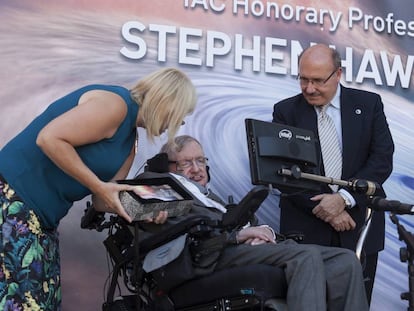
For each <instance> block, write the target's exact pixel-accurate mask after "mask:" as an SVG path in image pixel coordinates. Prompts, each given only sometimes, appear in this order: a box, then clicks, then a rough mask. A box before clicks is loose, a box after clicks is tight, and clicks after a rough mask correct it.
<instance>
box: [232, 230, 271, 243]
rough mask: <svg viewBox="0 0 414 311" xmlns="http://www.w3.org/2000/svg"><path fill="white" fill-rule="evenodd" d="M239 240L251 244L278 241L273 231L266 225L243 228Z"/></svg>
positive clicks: (238, 236) (238, 235) (239, 233)
mask: <svg viewBox="0 0 414 311" xmlns="http://www.w3.org/2000/svg"><path fill="white" fill-rule="evenodd" d="M237 241H238V242H239V243H245V244H250V245H260V244H265V243H276V241H275V239H274V236H273V232H272V230H271V229H269V228H268V227H266V226H258V227H247V228H243V229H241V230H240V231H239V232H238V234H237Z"/></svg>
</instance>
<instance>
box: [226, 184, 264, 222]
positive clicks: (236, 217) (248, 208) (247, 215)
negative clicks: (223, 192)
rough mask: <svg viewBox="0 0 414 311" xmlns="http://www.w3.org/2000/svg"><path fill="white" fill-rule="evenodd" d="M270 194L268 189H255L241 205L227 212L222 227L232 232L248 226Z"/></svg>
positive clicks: (257, 187) (245, 197) (261, 187)
mask: <svg viewBox="0 0 414 311" xmlns="http://www.w3.org/2000/svg"><path fill="white" fill-rule="evenodd" d="M268 194H269V189H268V188H267V187H265V186H256V187H254V188H253V189H252V190H250V191H249V192H248V193H247V194H246V195H245V196H244V197H243V199H242V200H241V201H240V203H239V204H237V205H236V206H234V207H232V208H229V209H228V210H227V213H225V214H224V215H223V218H222V222H221V225H222V227H223V228H224V229H227V230H232V229H235V228H239V227H242V226H244V225H245V224H247V223H248V222H249V220H250V219H252V217H253V215H254V213H255V212H256V211H257V209H258V208H259V207H260V205H261V204H262V203H263V201H264V200H265V199H266V198H267V196H268Z"/></svg>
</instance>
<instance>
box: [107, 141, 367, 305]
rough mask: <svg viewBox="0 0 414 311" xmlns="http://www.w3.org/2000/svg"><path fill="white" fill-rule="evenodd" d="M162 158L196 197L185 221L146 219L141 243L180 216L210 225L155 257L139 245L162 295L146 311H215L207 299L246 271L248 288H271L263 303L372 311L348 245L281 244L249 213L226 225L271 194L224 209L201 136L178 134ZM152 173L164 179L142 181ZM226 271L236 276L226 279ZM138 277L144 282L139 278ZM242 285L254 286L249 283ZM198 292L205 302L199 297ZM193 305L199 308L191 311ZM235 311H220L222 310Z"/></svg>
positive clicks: (161, 217) (254, 196)
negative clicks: (275, 300) (210, 183)
mask: <svg viewBox="0 0 414 311" xmlns="http://www.w3.org/2000/svg"><path fill="white" fill-rule="evenodd" d="M161 153H166V154H167V155H168V170H169V171H170V173H169V174H168V175H170V176H172V177H173V178H174V179H176V180H178V181H179V182H180V183H181V184H182V185H183V186H184V187H185V188H187V189H188V190H189V191H190V192H191V193H192V195H193V197H194V202H195V203H194V204H193V206H192V208H191V211H190V212H189V213H188V215H186V216H180V217H168V212H166V211H164V212H160V213H159V214H158V216H156V217H155V218H154V219H149V220H147V221H141V222H140V225H139V233H138V231H137V229H136V230H135V235H137V234H140V240H142V241H143V242H146V241H148V240H151V236H152V235H156V234H157V233H158V232H163V231H168V230H170V232H173V231H171V228H174V227H176V224H178V223H181V222H182V220H183V219H186V218H187V219H191V217H197V216H199V217H202V219H204V220H205V219H207V221H202V222H198V223H197V225H196V227H197V228H198V230H197V231H195V230H193V227H191V229H190V227H186V226H183V228H184V230H182V231H185V232H187V233H184V232H181V233H180V234H177V232H175V233H174V234H175V235H174V234H172V235H174V238H171V239H169V240H170V241H169V242H168V243H165V244H164V245H161V246H160V247H158V248H155V250H153V251H150V252H148V251H147V250H145V251H144V252H143V251H142V250H143V248H144V249H145V246H143V245H142V244H145V243H140V245H139V249H140V250H141V256H142V255H143V254H145V255H146V256H145V259H144V260H143V264H142V266H143V270H144V271H145V272H144V274H148V275H151V279H152V280H155V283H156V284H157V285H156V286H155V288H156V292H157V294H155V295H153V296H152V297H150V298H149V299H150V300H151V299H154V301H156V300H157V299H158V302H155V303H154V304H152V306H151V307H150V309H146V310H217V305H215V306H214V308H213V307H212V306H211V305H208V304H206V303H204V302H208V301H210V300H211V297H210V296H211V295H213V292H219V293H220V292H223V294H224V292H226V289H227V288H228V287H231V286H232V285H234V284H231V283H237V282H240V283H243V282H245V280H243V278H242V277H243V275H242V274H244V273H250V274H249V275H250V276H249V277H248V278H250V279H251V281H252V283H253V284H254V285H250V286H255V287H256V288H254V289H252V290H256V291H260V290H261V287H262V286H263V287H269V288H270V293H269V292H266V294H264V296H267V297H264V298H265V299H267V298H270V297H273V294H274V296H276V298H283V299H286V304H287V308H288V310H289V311H292V310H293V311H295V310H306V311H312V310H315V311H321V310H338V311H344V310H350V311H351V310H352V311H354V310H358V311H363V310H368V303H367V299H366V295H365V291H364V283H363V277H362V268H361V264H360V262H359V261H358V259H357V257H356V255H355V253H353V252H352V251H350V250H347V249H343V248H334V247H324V246H319V245H309V244H298V243H296V242H295V241H294V240H293V239H278V238H277V237H276V235H275V233H274V232H273V230H272V229H271V228H270V227H268V226H266V225H262V226H254V225H250V223H248V221H246V220H247V218H246V216H245V217H244V218H243V217H242V218H243V219H244V220H243V223H242V224H241V223H238V224H233V223H232V221H231V220H228V218H231V217H226V216H231V215H232V214H233V212H234V211H235V215H237V210H238V209H239V208H244V207H243V206H244V205H246V206H249V205H252V204H253V205H255V206H254V211H255V210H256V209H257V208H258V207H259V206H260V204H261V203H262V201H263V200H264V199H265V198H266V196H267V192H266V193H265V195H263V189H260V190H259V191H258V192H259V193H249V194H248V195H247V196H246V197H245V199H246V200H245V199H243V200H242V201H241V202H240V204H239V206H233V207H229V205H227V206H226V205H224V204H223V202H222V201H221V200H220V199H219V198H218V197H217V196H216V195H214V194H213V193H212V192H211V191H209V190H208V189H207V187H206V186H207V182H208V179H209V175H208V169H207V159H206V157H205V155H204V152H203V149H202V146H201V144H200V143H199V142H198V141H197V140H196V139H194V138H192V137H190V136H179V137H177V138H176V139H175V144H170V145H168V144H167V145H164V146H163V147H162V148H161ZM161 175H162V174H161ZM154 176H159V173H152V172H149V171H147V172H145V173H143V174H142V175H140V176H138V178H151V177H154ZM266 191H267V190H266ZM251 192H252V191H251ZM249 195H250V197H249ZM250 201H251V202H250ZM233 205H234V204H233ZM227 209H228V211H227ZM233 209H234V210H233ZM254 211H253V213H254ZM248 216H251V214H250V215H248ZM248 218H249V219H250V218H251V217H248ZM246 223H247V224H246ZM214 224H220V225H221V226H218V225H217V226H215V225H214ZM223 226H224V227H226V228H225V230H223ZM232 227H234V228H232ZM205 228H208V229H205ZM170 235H171V234H170ZM164 236H165V235H164ZM176 236H178V237H176ZM147 244H148V243H147ZM149 244H152V245H154V243H149ZM155 244H157V243H155ZM158 244H161V243H158ZM142 247H143V248H142ZM133 265H134V266H133V267H132V271H135V272H131V271H130V273H132V274H134V273H136V272H137V270H136V269H137V266H138V265H141V263H139V262H138V261H135V262H134V263H133ZM249 269H250V272H249ZM227 271H232V272H234V273H232V274H231V273H230V272H229V274H226V273H227ZM216 275H220V276H221V278H222V279H221V280H219V281H218V282H217V280H214V279H213V280H211V279H212V278H214V277H215V276H216ZM137 278H141V279H146V277H145V276H144V277H142V275H141V276H139V273H137ZM257 278H259V280H257ZM193 279H194V280H193ZM254 279H256V280H254ZM226 281H229V282H230V284H229V283H226ZM203 282H204V283H203ZM205 284H207V285H205ZM243 284H244V283H243ZM246 284H248V283H246ZM138 286H142V283H140V284H138ZM145 286H148V285H145ZM243 286H244V285H243ZM243 288H244V289H249V286H248V285H246V286H244V287H243ZM250 289H251V288H250ZM239 290H240V287H239ZM209 294H211V295H209ZM216 294H217V293H216ZM195 295H197V296H201V298H199V299H196V298H194V297H193V296H195ZM269 295H271V296H269ZM189 301H192V302H195V303H196V304H198V307H194V308H192V307H191V305H189V303H190V302H189ZM147 303H148V301H147ZM149 304H150V305H151V303H149ZM262 306H263V305H262ZM231 309H233V308H229V307H228V306H223V308H221V309H220V310H231ZM234 309H236V308H234ZM239 309H240V308H239ZM104 310H105V308H104ZM106 310H115V309H110V308H107V309H106Z"/></svg>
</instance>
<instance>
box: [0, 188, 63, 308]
mask: <svg viewBox="0 0 414 311" xmlns="http://www.w3.org/2000/svg"><path fill="white" fill-rule="evenodd" d="M0 206H1V212H0V310H10V311H23V310H30V311H36V310H45V311H46V310H49V311H52V310H53V311H56V310H60V309H61V284H60V258H59V241H58V234H57V231H56V230H44V229H42V227H41V225H40V223H39V221H38V218H37V216H36V215H35V214H34V213H33V211H32V210H30V209H29V208H28V207H27V206H26V205H25V203H24V202H22V200H21V199H20V198H19V197H18V196H17V195H15V193H14V190H13V189H12V188H10V186H9V185H8V184H7V183H6V182H5V181H4V180H0Z"/></svg>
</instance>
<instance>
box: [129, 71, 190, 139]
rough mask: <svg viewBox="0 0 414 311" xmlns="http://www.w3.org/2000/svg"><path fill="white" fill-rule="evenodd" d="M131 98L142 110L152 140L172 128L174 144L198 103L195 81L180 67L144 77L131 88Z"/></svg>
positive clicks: (169, 135) (170, 131)
mask: <svg viewBox="0 0 414 311" xmlns="http://www.w3.org/2000/svg"><path fill="white" fill-rule="evenodd" d="M131 96H132V98H133V99H134V100H135V101H136V102H137V103H138V105H139V107H140V108H139V114H140V115H141V116H142V120H143V122H144V125H145V128H146V131H147V135H148V137H149V139H151V140H153V138H154V136H159V135H160V134H161V133H162V131H164V130H166V129H168V141H173V139H174V136H175V134H176V133H177V131H178V130H179V128H180V126H181V124H182V121H183V119H184V117H185V116H186V115H187V114H190V113H192V112H193V110H194V108H195V105H196V101H197V96H196V91H195V88H194V85H193V84H192V82H191V80H190V79H189V78H188V77H187V75H186V74H184V73H183V72H182V71H180V70H178V69H176V68H163V69H160V70H157V71H155V72H153V73H151V74H150V75H148V76H146V77H144V78H143V79H141V80H140V81H138V83H137V85H136V86H135V87H133V88H132V89H131Z"/></svg>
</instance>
